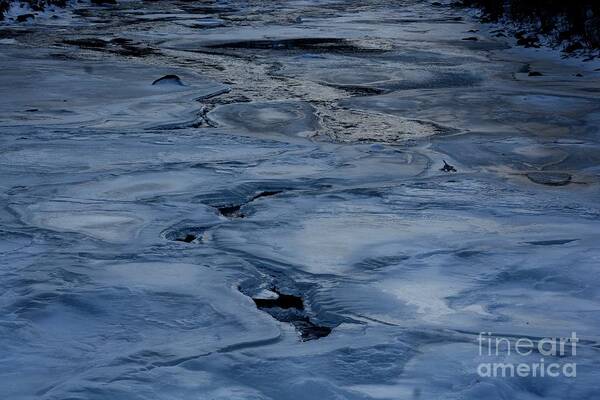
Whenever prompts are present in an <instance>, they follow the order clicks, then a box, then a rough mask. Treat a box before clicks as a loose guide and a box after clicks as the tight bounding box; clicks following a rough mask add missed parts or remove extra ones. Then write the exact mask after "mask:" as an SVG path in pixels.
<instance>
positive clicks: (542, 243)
mask: <svg viewBox="0 0 600 400" xmlns="http://www.w3.org/2000/svg"><path fill="white" fill-rule="evenodd" d="M576 240H579V239H557V240H537V241H533V242H525V243H527V244H532V245H534V246H557V245H561V244H567V243H571V242H574V241H576Z"/></svg>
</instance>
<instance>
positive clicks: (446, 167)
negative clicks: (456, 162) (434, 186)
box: [440, 160, 456, 172]
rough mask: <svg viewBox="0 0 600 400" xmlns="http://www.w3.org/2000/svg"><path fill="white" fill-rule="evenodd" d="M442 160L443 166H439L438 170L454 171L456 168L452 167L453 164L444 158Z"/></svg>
mask: <svg viewBox="0 0 600 400" xmlns="http://www.w3.org/2000/svg"><path fill="white" fill-rule="evenodd" d="M443 161H444V166H443V167H442V168H440V171H443V172H456V168H454V166H452V165H450V164H448V163H447V162H446V160H443Z"/></svg>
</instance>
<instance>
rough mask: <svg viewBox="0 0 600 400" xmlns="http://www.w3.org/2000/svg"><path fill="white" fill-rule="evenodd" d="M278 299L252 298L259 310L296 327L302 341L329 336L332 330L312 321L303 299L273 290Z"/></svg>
mask: <svg viewBox="0 0 600 400" xmlns="http://www.w3.org/2000/svg"><path fill="white" fill-rule="evenodd" d="M271 291H272V292H274V293H275V294H276V295H277V298H273V299H271V298H269V299H264V298H254V297H253V298H252V300H253V301H254V304H256V307H257V308H258V309H259V310H262V311H264V312H266V313H268V314H269V315H271V316H272V317H273V318H275V319H276V320H278V321H281V322H287V323H290V324H292V325H294V328H296V330H297V331H298V332H299V333H300V337H301V338H302V341H308V340H316V339H320V338H322V337H325V336H327V335H329V334H330V333H331V331H332V328H331V327H329V326H323V325H318V324H316V323H314V322H313V321H311V319H310V318H309V317H308V316H307V315H306V313H305V311H304V301H303V300H302V297H300V296H295V295H291V294H283V293H281V292H279V291H278V290H277V289H271Z"/></svg>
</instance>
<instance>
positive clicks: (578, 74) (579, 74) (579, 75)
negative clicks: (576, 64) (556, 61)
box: [575, 73, 583, 78]
mask: <svg viewBox="0 0 600 400" xmlns="http://www.w3.org/2000/svg"><path fill="white" fill-rule="evenodd" d="M575 76H576V77H579V78H581V77H582V76H583V75H582V74H581V73H577V74H575Z"/></svg>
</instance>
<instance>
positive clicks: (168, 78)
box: [152, 75, 185, 86]
mask: <svg viewBox="0 0 600 400" xmlns="http://www.w3.org/2000/svg"><path fill="white" fill-rule="evenodd" d="M166 84H170V85H179V86H185V85H184V84H183V82H182V81H181V79H180V78H179V77H178V76H177V75H165V76H163V77H162V78H158V79H157V80H155V81H154V82H152V85H166Z"/></svg>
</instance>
